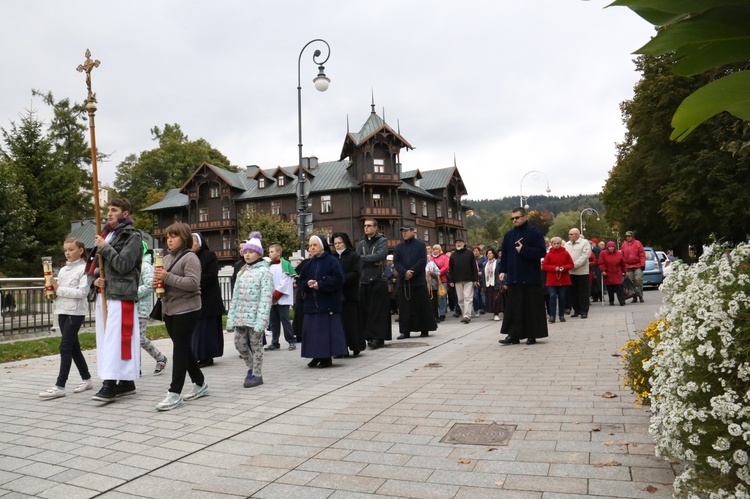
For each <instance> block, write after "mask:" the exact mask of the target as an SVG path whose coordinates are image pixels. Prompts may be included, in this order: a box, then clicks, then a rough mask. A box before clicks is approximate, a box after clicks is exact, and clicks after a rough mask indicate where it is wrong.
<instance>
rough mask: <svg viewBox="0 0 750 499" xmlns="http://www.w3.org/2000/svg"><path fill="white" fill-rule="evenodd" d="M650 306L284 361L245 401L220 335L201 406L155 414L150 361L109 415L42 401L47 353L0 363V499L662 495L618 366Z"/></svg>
mask: <svg viewBox="0 0 750 499" xmlns="http://www.w3.org/2000/svg"><path fill="white" fill-rule="evenodd" d="M647 298H648V299H647V301H646V303H644V304H628V306H627V307H623V308H620V307H611V308H610V307H598V306H597V305H596V304H592V306H591V311H590V313H589V318H588V319H587V320H580V319H573V318H571V319H570V320H569V321H567V322H566V323H556V324H552V325H550V327H549V332H550V336H549V338H546V339H543V340H540V341H539V342H538V343H537V344H536V345H533V346H527V345H525V344H521V345H512V346H501V345H499V344H498V343H497V340H499V339H500V334H499V329H500V323H499V322H495V321H492V320H491V317H490V318H487V316H481V317H479V318H476V319H475V320H472V321H471V323H469V324H462V323H460V322H459V321H458V319H453V318H451V317H449V319H448V320H447V321H445V322H442V323H440V326H439V329H438V331H436V332H435V334H432V335H430V337H429V338H427V339H425V338H419V339H417V338H414V339H413V340H411V343H412V345H409V346H410V347H409V348H405V347H401V348H394V347H387V348H381V349H378V350H367V351H365V352H362V354H361V355H360V356H358V357H357V358H347V359H336V360H334V367H333V368H330V369H319V368H316V369H310V368H308V367H307V366H306V360H305V359H302V358H300V351H299V350H296V351H287V350H283V349H282V350H280V351H278V352H272V353H269V354H268V355H266V356H265V358H264V380H265V381H266V383H265V384H264V385H263V386H261V387H258V388H253V389H245V388H243V386H242V380H243V378H244V374H245V371H246V368H245V366H244V364H243V363H242V361H241V360H240V359H239V358H238V356H237V355H236V353H235V351H234V345H233V340H232V335H229V334H227V335H225V355H224V357H222V358H218V359H216V361H215V364H214V365H213V366H211V367H208V368H205V369H204V374H205V376H206V381H207V382H208V384H209V386H210V387H211V394H210V395H209V396H208V397H205V398H202V399H200V400H196V401H193V402H190V403H186V404H185V405H184V406H183V407H181V408H179V409H177V410H174V411H170V412H166V413H161V412H158V411H155V410H154V406H155V404H156V403H157V402H158V401H160V400H161V398H163V396H164V392H165V391H166V389H167V387H168V384H169V374H170V371H171V364H168V366H167V370H166V372H165V373H164V374H162V375H161V376H154V375H153V374H150V373H151V370H152V367H151V362H152V361H151V359H149V358H148V357H144V358H143V371H144V373H146V374H145V375H144V376H143V377H142V378H141V379H140V380H139V381H138V382H137V386H138V392H137V394H135V395H134V396H131V397H123V398H122V399H118V400H117V401H116V402H114V403H112V404H108V405H104V406H103V405H101V404H99V403H96V402H93V401H92V400H91V399H90V396H91V394H90V393H89V392H87V393H83V394H72V393H70V394H69V396H67V397H64V398H61V399H56V400H41V399H39V398H38V397H37V394H38V393H39V391H41V390H42V389H44V388H46V387H47V386H48V385H49V384H50V383H51V382H53V381H54V377H55V375H56V372H57V368H58V363H59V358H58V357H57V356H49V357H45V358H42V359H30V360H26V361H23V362H15V363H9V364H4V365H0V380H2V381H3V382H4V384H3V387H4V389H3V391H2V393H0V423H2V424H1V425H0V426H2V430H0V497H3V498H5V497H49V498H68V497H70V498H79V497H81V498H88V497H104V498H108V499H124V498H144V497H147V498H150V497H153V498H159V499H163V498H175V499H189V498H192V497H196V498H213V497H217V498H218V497H223V498H237V497H259V498H261V497H268V498H274V497H283V498H284V499H288V498H290V497H291V498H293V497H301V498H305V499H308V498H316V497H321V498H328V497H334V498H338V497H346V498H357V497H381V498H382V497H425V498H430V499H432V498H439V497H449V498H459V497H502V498H520V499H527V498H528V499H531V498H547V499H575V498H581V497H632V498H640V497H649V498H653V497H669V496H671V494H672V492H673V491H672V486H671V483H672V480H673V479H674V476H675V466H674V465H672V464H670V463H669V462H667V461H665V460H663V459H661V458H657V457H655V456H654V446H653V442H652V441H651V439H650V437H649V435H648V422H649V412H648V410H647V408H642V407H636V406H635V405H634V401H635V398H634V397H633V395H632V394H631V393H629V392H628V391H627V390H624V389H623V388H622V386H621V380H620V376H621V366H620V364H619V359H620V358H619V357H617V356H616V355H617V354H619V349H620V346H621V345H623V344H624V343H625V342H626V341H627V340H628V339H632V338H633V337H634V335H635V331H636V328H637V329H642V328H644V327H645V326H646V325H647V324H648V321H649V320H651V318H653V316H654V313H655V312H656V311H657V310H658V308H659V306H660V295H659V293H658V291H657V292H649V293H648V294H647ZM394 326H395V324H394ZM393 333H394V334H396V335H397V334H398V333H397V328H396V327H394V330H393ZM409 341H410V340H405V341H404V342H398V343H399V344H400V345H408V344H409ZM394 343H396V342H394ZM156 344H157V346H158V348H159V349H160V350H162V351H163V352H165V354H166V355H167V356H171V353H172V345H171V342H170V341H169V340H158V341H157V342H156ZM84 355H85V356H86V359H87V362H88V363H89V368H90V369H91V370H92V372H96V356H95V352H94V351H89V352H85V353H84ZM96 384H97V385H98V382H97V383H96ZM606 391H610V392H612V393H615V394H616V395H617V397H616V398H613V399H605V398H602V394H603V393H604V392H606ZM456 423H486V424H489V423H496V424H508V425H515V426H516V430H515V431H514V432H513V433H512V435H511V437H510V439H509V441H508V442H507V445H503V446H493V445H489V444H487V445H467V444H451V443H445V442H441V439H442V438H443V437H444V436H445V435H446V434H447V433H448V431H449V430H450V429H451V428H452V426H453V425H454V424H456Z"/></svg>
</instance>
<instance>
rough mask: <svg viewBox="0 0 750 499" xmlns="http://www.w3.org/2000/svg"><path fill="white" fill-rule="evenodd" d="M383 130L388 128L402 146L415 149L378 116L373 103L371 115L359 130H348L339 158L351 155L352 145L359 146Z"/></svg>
mask: <svg viewBox="0 0 750 499" xmlns="http://www.w3.org/2000/svg"><path fill="white" fill-rule="evenodd" d="M381 130H386V131H387V132H388V133H390V134H392V135H393V136H395V137H396V139H397V140H398V141H400V142H401V145H402V147H406V148H407V149H414V147H413V146H412V145H411V144H409V142H408V141H407V140H406V139H405V138H403V137H402V136H401V134H400V133H398V132H396V131H395V130H394V129H393V128H391V127H390V126H388V123H386V122H385V121H384V120H383V119H382V118H381V117H380V116H378V113H376V112H375V104H372V111H371V112H370V116H369V117H368V118H367V120H366V121H365V123H364V125H362V128H360V130H359V132H350V131H349V130H347V132H346V137H345V138H344V146H343V147H342V148H341V157H340V158H339V159H344V158H347V157H349V154H350V153H351V149H352V147H358V146H359V145H360V144H363V143H365V142H367V141H368V140H370V138H371V137H372V136H373V135H375V134H376V133H378V132H379V131H381Z"/></svg>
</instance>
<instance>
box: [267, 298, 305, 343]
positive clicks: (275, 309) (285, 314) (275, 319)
mask: <svg viewBox="0 0 750 499" xmlns="http://www.w3.org/2000/svg"><path fill="white" fill-rule="evenodd" d="M270 325H271V344H272V345H276V346H279V339H280V338H281V328H284V339H285V340H286V342H287V343H289V344H290V345H291V344H294V343H297V338H295V336H294V331H292V321H291V320H290V319H289V305H271V318H270ZM263 336H265V335H263Z"/></svg>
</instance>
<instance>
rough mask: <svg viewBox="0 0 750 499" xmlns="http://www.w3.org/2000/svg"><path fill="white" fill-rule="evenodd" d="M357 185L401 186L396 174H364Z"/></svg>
mask: <svg viewBox="0 0 750 499" xmlns="http://www.w3.org/2000/svg"><path fill="white" fill-rule="evenodd" d="M359 185H401V179H400V178H398V173H365V174H364V175H363V176H362V180H361V181H360V182H359Z"/></svg>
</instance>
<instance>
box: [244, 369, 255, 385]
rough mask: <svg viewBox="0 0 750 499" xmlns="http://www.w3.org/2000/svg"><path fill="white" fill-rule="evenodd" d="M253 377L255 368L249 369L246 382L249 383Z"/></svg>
mask: <svg viewBox="0 0 750 499" xmlns="http://www.w3.org/2000/svg"><path fill="white" fill-rule="evenodd" d="M252 378H253V370H252V369H248V370H247V374H246V375H245V383H248V382H249V381H250V380H251V379H252Z"/></svg>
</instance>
